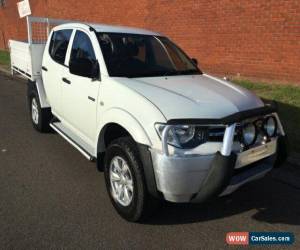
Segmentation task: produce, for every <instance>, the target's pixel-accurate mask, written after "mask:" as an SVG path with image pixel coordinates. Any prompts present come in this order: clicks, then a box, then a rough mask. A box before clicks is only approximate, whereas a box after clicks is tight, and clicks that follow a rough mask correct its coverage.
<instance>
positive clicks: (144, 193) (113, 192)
mask: <svg viewBox="0 0 300 250" xmlns="http://www.w3.org/2000/svg"><path fill="white" fill-rule="evenodd" d="M104 175H105V182H106V187H107V192H108V194H109V196H110V199H111V202H112V204H113V206H114V207H115V209H116V210H117V212H118V213H119V214H120V215H121V216H122V217H123V218H124V219H126V220H128V221H133V222H136V221H142V220H144V219H146V218H147V217H148V216H150V215H151V213H152V212H153V211H155V209H156V207H157V205H158V201H157V200H156V199H155V198H153V197H152V196H151V195H150V194H149V192H148V190H147V187H146V183H145V178H144V173H143V166H142V162H141V160H140V158H139V153H138V149H137V146H136V144H135V142H134V141H133V140H132V139H131V138H130V137H122V138H119V139H116V140H114V141H113V142H112V143H111V144H110V145H109V147H108V149H107V152H106V156H105V165H104Z"/></svg>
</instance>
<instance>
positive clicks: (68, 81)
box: [62, 77, 71, 84]
mask: <svg viewBox="0 0 300 250" xmlns="http://www.w3.org/2000/svg"><path fill="white" fill-rule="evenodd" d="M62 80H63V81H64V82H65V83H66V84H71V81H70V80H68V79H67V78H65V77H63V78H62Z"/></svg>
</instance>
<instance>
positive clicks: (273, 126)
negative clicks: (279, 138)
mask: <svg viewBox="0 0 300 250" xmlns="http://www.w3.org/2000/svg"><path fill="white" fill-rule="evenodd" d="M263 126H264V131H265V132H266V133H267V135H268V136H269V137H272V136H274V135H275V134H276V131H277V122H276V120H275V117H273V116H269V117H267V118H266V119H265V121H264V125H263Z"/></svg>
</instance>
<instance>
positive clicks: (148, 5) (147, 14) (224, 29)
mask: <svg viewBox="0 0 300 250" xmlns="http://www.w3.org/2000/svg"><path fill="white" fill-rule="evenodd" d="M6 2H7V6H6V7H5V8H4V9H2V10H1V9H0V47H2V48H3V47H4V46H3V41H2V40H3V38H2V35H1V34H2V33H1V32H4V33H5V39H6V40H7V39H9V38H15V39H20V38H22V37H25V35H26V30H25V26H24V25H25V23H24V21H23V20H20V19H19V18H18V16H17V9H16V2H17V1H16V0H7V1H6ZM30 2H31V7H32V11H33V15H35V16H48V17H54V18H65V19H79V20H84V21H92V22H103V23H112V24H121V25H130V26H136V27H144V28H149V29H153V30H156V31H160V32H162V33H164V34H166V35H168V36H169V37H170V38H171V39H172V40H174V41H175V42H176V43H177V44H179V45H180V46H181V47H182V48H183V49H184V50H186V51H187V53H188V54H189V55H190V56H192V57H196V58H197V59H198V61H199V62H200V66H201V68H203V70H204V71H207V72H212V73H215V74H220V75H237V74H240V75H241V76H245V77H256V78H261V79H268V80H277V81H284V82H296V83H299V84H300V67H299V66H300V1H299V0H218V1H216V0H185V1H182V0H181V1H179V0H160V1H158V0H130V1H125V0H119V1H118V0H115V1H111V0H101V1H99V0H89V1H78V0H76V1H75V0H69V1H62V0H59V1H58V0H30Z"/></svg>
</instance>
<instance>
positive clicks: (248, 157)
mask: <svg viewBox="0 0 300 250" xmlns="http://www.w3.org/2000/svg"><path fill="white" fill-rule="evenodd" d="M276 147H277V139H273V140H272V141H270V142H268V143H266V144H264V145H260V146H257V147H255V148H251V149H248V150H247V151H244V152H242V153H239V154H238V155H237V160H236V164H235V168H241V167H243V166H246V165H248V164H251V163H253V162H256V161H259V160H261V159H263V158H266V157H268V156H270V155H273V154H274V153H275V152H276Z"/></svg>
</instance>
